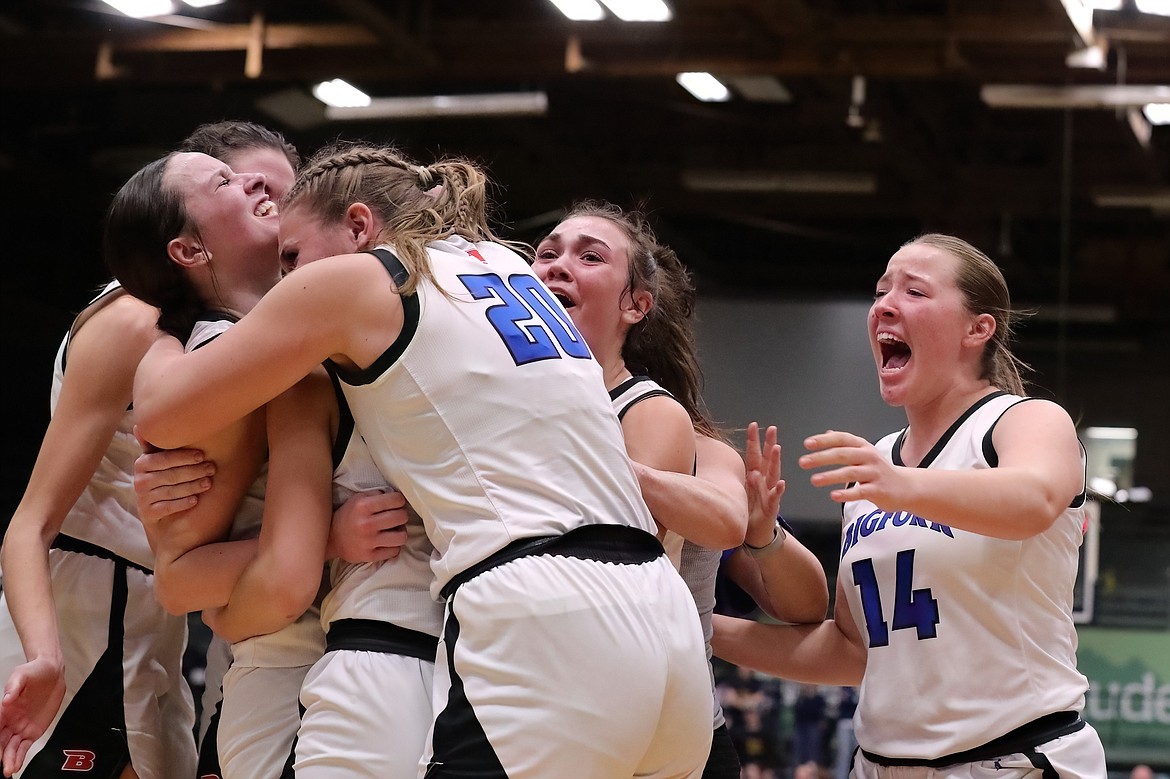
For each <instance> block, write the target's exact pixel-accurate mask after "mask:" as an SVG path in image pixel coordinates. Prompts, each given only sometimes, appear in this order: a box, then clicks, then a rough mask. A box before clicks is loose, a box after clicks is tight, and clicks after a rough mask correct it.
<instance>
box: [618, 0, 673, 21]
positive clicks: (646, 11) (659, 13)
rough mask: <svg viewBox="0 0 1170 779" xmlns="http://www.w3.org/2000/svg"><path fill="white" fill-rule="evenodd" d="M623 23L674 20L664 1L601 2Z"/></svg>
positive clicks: (626, 0)
mask: <svg viewBox="0 0 1170 779" xmlns="http://www.w3.org/2000/svg"><path fill="white" fill-rule="evenodd" d="M601 2H603V3H605V7H606V8H608V9H609V10H610V11H611V12H612V13H613V15H614V16H616V17H617V18H619V19H621V20H622V21H623V22H669V21H670V20H671V19H673V18H674V14H673V13H671V10H670V6H668V5H667V4H666V3H665V2H664V1H663V0H601Z"/></svg>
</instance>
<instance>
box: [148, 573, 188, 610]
mask: <svg viewBox="0 0 1170 779" xmlns="http://www.w3.org/2000/svg"><path fill="white" fill-rule="evenodd" d="M154 599H155V600H157V601H158V603H159V605H160V606H162V607H163V610H164V611H166V612H167V613H168V614H171V615H172V616H176V617H181V616H183V615H185V614H187V613H189V612H190V611H192V610H193V609H191V608H188V603H187V601H186V598H185V596H184V593H183V591H182V590H181V588H179V587H177V586H175V585H173V584H171V582H170V581H169V580H168V578H167V577H166V576H162V575H160V574H159V573H158V572H156V573H155V576H154Z"/></svg>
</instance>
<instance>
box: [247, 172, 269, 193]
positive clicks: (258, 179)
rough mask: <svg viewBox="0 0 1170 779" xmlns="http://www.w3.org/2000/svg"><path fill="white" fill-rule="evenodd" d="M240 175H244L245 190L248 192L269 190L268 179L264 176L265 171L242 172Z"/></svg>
mask: <svg viewBox="0 0 1170 779" xmlns="http://www.w3.org/2000/svg"><path fill="white" fill-rule="evenodd" d="M240 175H241V176H243V177H244V190H245V191H246V192H256V191H257V190H265V191H267V188H268V180H267V179H266V178H264V174H263V173H241V174H240Z"/></svg>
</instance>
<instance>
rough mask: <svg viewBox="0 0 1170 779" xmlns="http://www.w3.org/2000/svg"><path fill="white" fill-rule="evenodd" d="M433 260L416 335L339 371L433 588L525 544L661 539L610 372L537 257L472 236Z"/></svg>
mask: <svg viewBox="0 0 1170 779" xmlns="http://www.w3.org/2000/svg"><path fill="white" fill-rule="evenodd" d="M373 253H374V255H375V256H379V255H380V256H379V259H381V260H382V262H383V265H385V266H386V268H387V271H388V272H390V273H392V274H397V275H401V274H402V272H403V271H402V270H401V266H400V264H399V262H398V260H397V258H396V257H394V256H393V255H392V254H390V253H389V252H385V251H382V250H375V251H374V252H373ZM427 255H428V259H429V262H430V267H431V270H432V272H433V274H434V279H435V280H434V282H432V281H431V280H429V279H427V278H425V277H424V278H420V279H419V283H418V287H417V292H416V294H414V295H410V296H406V297H403V298H402V302H403V308H404V320H405V321H404V325H403V328H402V334H401V335H400V336H399V337H398V339H397V340H396V341H395V342H394V343H393V344H392V345H391V346H390V347H389V348H388V349H387V350H386V352H385V353H384V354H383V355H382V356H381V357H380V358H379V359H378V360H376V361H375V362H374V364H373V365H371V366H370V367H369V368H367V369H366V370H364V371H357V372H354V371H348V370H344V369H343V368H341V367H338V370H337V375H338V378H339V379H340V381H341V388H342V391H343V392H344V393H345V397H346V400H348V402H349V405H350V408H351V410H352V412H353V417H354V420H355V422H356V423H357V428H358V431H359V432H360V433H361V435H362V438H363V439H365V441H366V443H367V445H368V447H369V450H370V454H371V456H372V457H373V458H374V461H375V462H376V463H377V464H378V468H379V470H380V471H381V472H382V473H383V475H385V476H386V478H387V479H388V480H389V481H390V483H392V484H394V485H395V486H396V487H398V489H400V490H401V491H402V493H403V494H404V495H405V496H406V498H407V500H408V501H409V502H410V505H411V507H413V508H414V509H415V510H416V511H417V512H418V514H419V516H421V517H422V519H423V523H424V525H425V526H426V530H427V535H428V536H429V537H430V539H431V542H432V543H433V544H434V547H435V556H434V557H433V558H432V566H431V567H432V570H433V571H434V573H435V577H436V581H435V584H434V585H433V588H432V592H434V593H436V594H437V593H438V592H439V590H440V589H441V588H442V586H443V585H444V584H446V582H447V581H449V580H450V578H451V577H452V576H454V575H455V574H457V573H459V572H461V571H463V570H464V569H466V568H468V567H469V566H471V565H473V564H475V563H478V562H480V561H482V560H484V559H485V558H487V557H489V556H490V555H492V554H493V553H495V552H497V551H499V550H500V549H502V548H503V547H505V546H506V545H508V544H509V543H510V542H512V541H515V540H517V539H520V538H528V537H533V536H547V535H560V534H562V533H564V532H566V531H568V530H571V529H573V528H575V527H579V526H582V525H587V524H622V525H631V526H633V527H636V528H639V529H642V530H645V531H647V532H649V533H654V531H655V525H654V520H653V519H652V518H651V517H650V512H649V509H647V508H646V504H645V503H644V502H643V500H642V495H641V492H640V490H639V488H638V483H637V479H636V477H635V476H634V471H633V467H632V466H631V465H630V462H629V458H628V456H627V455H626V450H625V444H624V442H623V439H622V432H621V426H620V425H619V423H618V420H617V416H616V414H614V411H613V405H612V404H611V402H610V399H609V395H608V393H607V392H606V390H605V383H604V380H603V379H602V372H601V366H600V365H599V364H598V363H597V361H596V360H594V359H593V357H592V355H591V354H590V352H589V349H588V347H586V345H585V342H584V340H583V339H582V338H581V335H580V334H579V333H578V332H577V331H576V329H575V328H574V327H573V324H572V321H571V320H570V319H569V316H568V314H567V313H566V312H565V310H564V308H563V307H562V306H561V304H560V303H558V302H557V300H556V298H554V297H553V296H552V294H551V293H549V291H548V289H547V288H546V287H545V286H544V284H543V283H542V282H541V281H540V280H539V279H537V278H536V276H535V275H533V273H532V270H531V268H530V267H529V265H528V263H527V262H526V261H525V260H524V258H523V257H521V256H520V255H518V254H516V253H515V252H513V251H511V250H510V249H508V248H506V247H504V246H502V245H500V244H496V243H490V242H479V243H476V244H471V243H469V242H468V241H465V240H463V239H462V238H459V237H451V238H447V239H445V240H443V241H436V242H432V243H430V244H428V245H427ZM396 269H397V270H396ZM398 283H399V284H401V279H399V280H398ZM444 293H446V294H444Z"/></svg>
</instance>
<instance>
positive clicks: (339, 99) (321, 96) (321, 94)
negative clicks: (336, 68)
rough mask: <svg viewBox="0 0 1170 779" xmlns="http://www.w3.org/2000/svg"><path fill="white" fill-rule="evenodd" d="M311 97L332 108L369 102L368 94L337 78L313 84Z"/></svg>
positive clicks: (349, 106) (367, 103)
mask: <svg viewBox="0 0 1170 779" xmlns="http://www.w3.org/2000/svg"><path fill="white" fill-rule="evenodd" d="M313 97H315V98H317V99H318V100H320V101H321V102H322V103H324V104H325V105H327V106H330V107H332V108H359V107H361V106H368V105H369V104H370V96H369V95H367V94H366V93H365V92H363V91H361V90H360V89H358V88H357V87H355V86H354V85H353V84H350V83H349V82H348V81H344V80H342V79H339V78H335V79H333V80H332V81H322V82H321V83H320V84H317V85H316V86H314V87H313Z"/></svg>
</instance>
